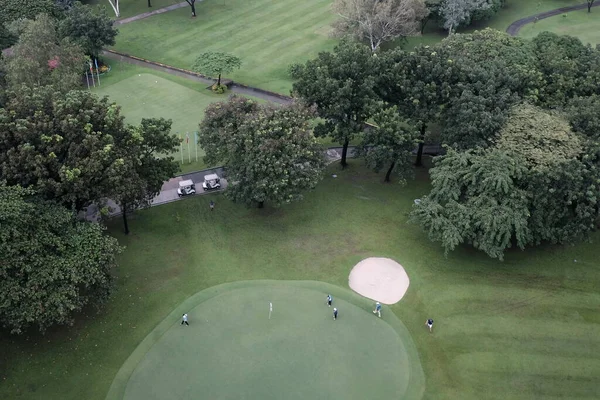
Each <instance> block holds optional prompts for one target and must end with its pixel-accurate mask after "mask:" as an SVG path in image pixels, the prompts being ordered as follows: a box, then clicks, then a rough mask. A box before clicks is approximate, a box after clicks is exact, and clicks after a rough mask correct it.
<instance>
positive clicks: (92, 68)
mask: <svg viewBox="0 0 600 400" xmlns="http://www.w3.org/2000/svg"><path fill="white" fill-rule="evenodd" d="M90 74H91V75H92V83H93V84H94V87H96V81H95V80H94V67H93V66H92V61H91V60H90Z"/></svg>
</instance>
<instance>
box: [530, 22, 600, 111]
mask: <svg viewBox="0 0 600 400" xmlns="http://www.w3.org/2000/svg"><path fill="white" fill-rule="evenodd" d="M532 44H533V51H534V55H535V56H536V58H537V69H538V70H539V71H540V72H541V73H542V75H543V80H544V81H543V84H542V86H541V88H540V93H539V103H538V104H540V105H541V106H542V107H546V108H560V107H563V106H564V105H565V104H566V103H567V102H568V101H569V99H571V98H574V97H575V96H580V97H585V96H590V95H592V94H600V50H598V49H594V48H592V47H591V46H589V45H587V46H586V45H584V44H583V43H581V41H580V40H579V39H578V38H575V37H572V36H559V35H556V34H554V33H550V32H542V33H540V34H539V35H538V36H536V37H535V38H534V39H533V40H532Z"/></svg>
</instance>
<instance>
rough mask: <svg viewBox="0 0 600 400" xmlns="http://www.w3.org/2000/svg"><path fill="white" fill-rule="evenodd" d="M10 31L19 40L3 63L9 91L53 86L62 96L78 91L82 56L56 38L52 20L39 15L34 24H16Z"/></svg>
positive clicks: (26, 22)
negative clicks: (24, 87) (15, 32)
mask: <svg viewBox="0 0 600 400" xmlns="http://www.w3.org/2000/svg"><path fill="white" fill-rule="evenodd" d="M11 28H13V29H15V30H16V31H19V40H18V42H17V44H15V46H14V47H13V54H12V55H11V56H8V57H6V59H5V65H4V70H5V71H6V80H7V83H8V85H9V86H10V87H12V88H13V89H14V88H18V87H20V86H22V85H25V86H28V87H30V88H31V87H34V86H44V85H53V87H54V90H56V91H60V92H63V93H66V92H68V91H69V90H72V89H76V88H79V87H81V74H82V71H83V68H84V62H85V59H86V57H85V54H84V52H83V50H82V49H81V47H79V46H78V45H76V44H75V43H73V42H72V41H71V40H70V38H63V39H60V38H59V35H58V33H57V31H56V21H55V20H54V19H53V18H51V17H50V16H49V15H46V14H41V15H38V16H37V17H36V19H35V20H26V21H19V22H15V23H13V25H12V26H11Z"/></svg>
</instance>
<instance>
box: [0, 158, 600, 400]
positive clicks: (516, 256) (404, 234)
mask: <svg viewBox="0 0 600 400" xmlns="http://www.w3.org/2000/svg"><path fill="white" fill-rule="evenodd" d="M361 165H362V163H361V162H360V161H358V160H351V161H350V166H349V168H348V169H346V170H343V171H342V170H340V169H339V166H338V165H332V166H331V167H330V169H329V173H328V175H327V178H326V179H325V180H324V181H323V182H322V183H321V184H320V185H319V186H318V187H317V189H316V190H315V191H314V192H311V193H308V194H307V195H306V198H305V200H304V201H302V202H299V203H296V204H292V205H290V206H286V207H282V208H278V209H273V208H270V207H266V208H265V209H262V210H258V209H247V208H245V207H243V206H241V205H236V204H233V203H231V202H229V201H228V200H226V199H225V198H224V197H222V196H220V195H216V194H214V195H209V196H208V197H207V196H199V197H193V198H190V199H186V200H183V201H180V202H176V203H173V204H170V205H166V206H160V207H156V208H152V209H149V210H145V211H141V212H139V213H137V214H136V215H134V216H132V218H131V219H130V227H131V229H132V233H131V235H129V236H124V235H123V234H122V233H121V232H122V226H121V221H120V220H115V221H112V222H111V223H110V228H109V231H110V233H111V234H113V235H115V236H116V237H117V238H118V239H119V241H120V242H121V243H122V244H123V245H125V246H127V249H126V250H125V252H124V253H123V254H122V255H121V256H120V257H119V261H120V264H119V265H120V266H119V267H118V268H117V269H116V270H115V274H116V276H117V280H116V291H115V293H114V295H113V296H112V297H111V300H110V302H109V304H108V305H107V307H106V308H105V309H104V310H102V311H101V312H100V314H96V313H94V312H92V311H89V312H88V313H86V315H82V316H81V317H80V318H78V320H77V323H76V324H75V326H73V327H70V328H60V329H55V330H53V331H51V332H49V333H48V334H47V335H46V336H44V337H39V336H37V335H34V334H32V335H29V336H23V337H6V336H1V337H0V338H1V343H0V354H2V360H6V363H4V364H3V366H2V370H1V371H0V372H1V374H0V376H1V378H0V379H2V380H1V381H0V382H2V383H1V384H0V398H2V399H60V400H69V399H72V400H81V399H86V400H102V399H104V398H105V396H106V394H107V391H108V389H109V386H110V385H111V382H112V381H113V378H114V377H115V375H116V374H117V371H119V369H120V368H121V366H122V365H123V363H124V362H125V361H126V360H127V358H128V357H129V356H130V355H131V354H132V352H133V351H134V350H135V349H136V347H137V346H138V345H139V344H140V342H141V341H142V340H143V339H144V338H145V337H146V336H147V335H148V334H149V333H150V332H152V330H153V329H154V328H155V327H156V326H157V325H158V324H159V323H160V322H161V321H163V320H164V319H165V318H166V317H167V316H168V315H169V314H170V313H171V312H173V310H175V309H176V308H177V307H178V306H179V305H180V304H181V303H182V302H183V301H185V300H186V299H188V298H189V297H190V296H192V295H194V294H195V293H197V292H198V291H200V290H203V289H206V288H210V287H212V286H215V285H218V284H222V283H227V282H235V281H240V280H254V279H277V280H315V281H323V282H327V283H330V284H333V285H336V286H339V287H340V288H347V284H348V274H349V272H350V270H351V268H352V267H353V266H354V265H355V264H356V263H357V262H359V261H360V260H362V259H364V258H366V257H370V256H381V257H390V258H392V259H395V260H397V261H398V262H399V263H401V264H402V265H403V266H404V268H405V269H406V271H407V273H408V275H409V277H410V288H409V289H408V292H407V294H406V295H405V297H404V298H403V299H402V301H401V302H400V303H398V304H396V305H394V306H392V307H391V310H392V311H393V312H394V313H395V314H396V315H397V316H398V317H399V318H400V320H401V321H402V322H403V323H404V325H406V327H407V328H408V330H409V331H410V333H411V335H412V338H413V339H414V341H415V344H416V347H417V349H418V351H419V353H420V358H421V363H422V365H423V369H424V372H425V376H426V389H425V394H424V398H425V399H432V400H433V399H436V400H437V399H457V400H458V399H460V400H465V399H466V400H470V399H473V400H481V399H498V400H500V399H501V400H506V399H517V400H520V399H523V400H525V399H527V400H529V399H533V398H540V399H541V398H544V399H584V398H585V399H593V398H599V397H600V386H599V385H598V376H600V314H599V313H598V309H599V307H600V294H599V293H598V287H600V261H599V260H598V240H600V234H598V233H596V234H594V235H593V236H592V242H589V243H588V242H585V243H581V244H578V245H575V246H565V247H558V246H556V247H552V246H543V247H540V248H536V249H532V250H528V251H524V252H523V251H517V250H515V251H511V252H509V253H508V254H507V256H506V260H505V262H503V263H501V262H498V261H495V260H492V259H490V258H488V257H486V256H485V255H483V254H481V253H480V252H476V251H474V250H471V249H468V248H462V249H459V250H458V251H456V252H454V253H451V254H450V255H449V256H448V257H444V253H443V251H442V250H441V249H440V247H439V246H438V245H437V244H433V243H430V242H429V240H428V239H427V236H426V235H425V234H424V233H423V232H421V230H420V229H419V228H418V227H416V226H413V225H409V224H408V223H407V214H408V213H409V212H410V210H411V206H412V203H413V199H415V198H418V197H420V196H422V195H423V194H424V193H426V192H428V190H429V183H428V180H427V177H426V172H425V171H424V170H419V171H418V173H417V179H416V180H415V181H410V182H409V183H408V185H407V186H404V187H402V186H399V185H396V184H387V185H386V184H382V183H381V180H382V175H375V174H373V173H371V172H368V171H366V170H364V168H363V167H362V166H361ZM332 173H335V174H337V178H333V177H332V176H331V174H332ZM209 199H213V200H215V201H216V209H215V211H214V212H210V211H209V207H208V201H209ZM575 260H577V261H576V262H575ZM428 317H431V318H433V319H435V321H436V322H435V324H436V326H435V330H434V333H433V334H430V333H429V332H428V331H427V329H426V328H425V326H424V322H425V319H426V318H428ZM365 340H368V338H366V339H365ZM307 384H308V383H307Z"/></svg>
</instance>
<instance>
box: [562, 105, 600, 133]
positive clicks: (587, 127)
mask: <svg viewBox="0 0 600 400" xmlns="http://www.w3.org/2000/svg"><path fill="white" fill-rule="evenodd" d="M566 112H567V115H568V119H569V123H570V124H571V127H572V128H573V130H574V131H575V132H579V133H582V134H584V135H585V136H587V137H589V138H590V139H593V140H594V141H596V142H600V97H599V96H597V95H593V96H588V97H575V98H573V99H571V100H570V101H569V103H568V104H567V107H566Z"/></svg>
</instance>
